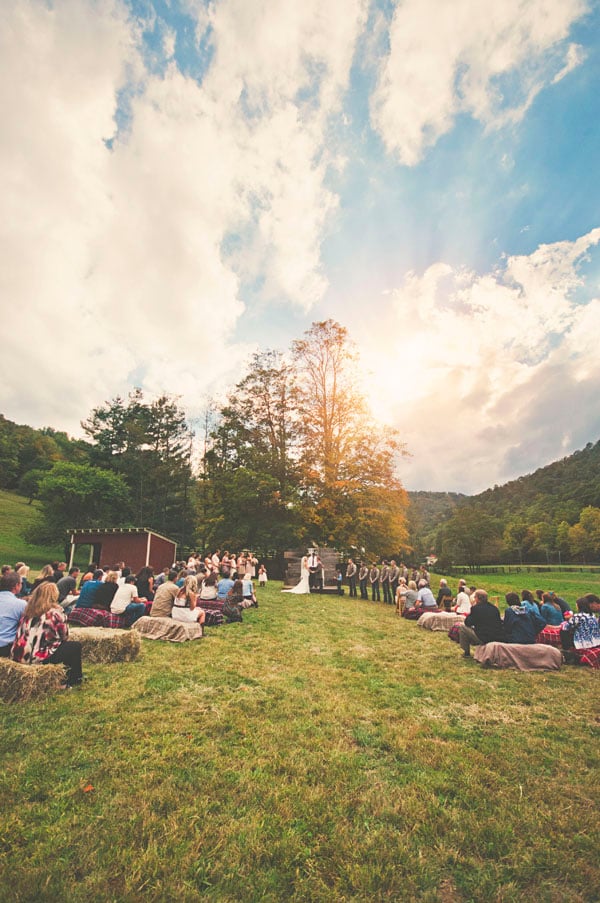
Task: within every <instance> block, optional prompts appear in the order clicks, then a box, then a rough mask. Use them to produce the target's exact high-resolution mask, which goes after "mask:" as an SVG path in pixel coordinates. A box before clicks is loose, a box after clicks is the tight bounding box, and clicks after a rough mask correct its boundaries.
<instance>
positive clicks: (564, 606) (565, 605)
mask: <svg viewBox="0 0 600 903" xmlns="http://www.w3.org/2000/svg"><path fill="white" fill-rule="evenodd" d="M549 595H550V596H551V597H552V601H553V602H555V603H556V604H557V605H558V607H559V608H560V610H561V611H562V613H563V617H564V616H565V614H566V613H567V612H568V611H571V606H570V605H569V603H568V602H566V601H565V599H562V598H561V597H560V596H557V595H556V593H554V592H552V590H551V591H550V593H549Z"/></svg>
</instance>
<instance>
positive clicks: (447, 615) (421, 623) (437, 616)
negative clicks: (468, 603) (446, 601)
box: [417, 611, 465, 633]
mask: <svg viewBox="0 0 600 903" xmlns="http://www.w3.org/2000/svg"><path fill="white" fill-rule="evenodd" d="M464 622H465V619H464V617H463V616H462V615H457V614H456V613H455V612H453V611H433V612H425V614H424V615H421V617H420V618H419V620H418V621H417V627H424V628H425V629H426V630H443V631H444V632H446V633H447V632H448V630H449V629H450V627H452V625H453V624H464Z"/></svg>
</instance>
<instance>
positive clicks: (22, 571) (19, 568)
mask: <svg viewBox="0 0 600 903" xmlns="http://www.w3.org/2000/svg"><path fill="white" fill-rule="evenodd" d="M15 571H16V573H17V574H18V575H19V577H20V578H21V592H20V593H19V596H20V598H24V597H25V596H28V595H29V593H30V592H31V583H30V582H29V568H28V567H27V565H26V564H25V562H24V561H17V563H16V564H15Z"/></svg>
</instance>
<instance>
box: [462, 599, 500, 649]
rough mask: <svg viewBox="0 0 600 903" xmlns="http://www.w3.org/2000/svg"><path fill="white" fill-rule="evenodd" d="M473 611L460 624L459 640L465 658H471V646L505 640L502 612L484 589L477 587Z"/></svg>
mask: <svg viewBox="0 0 600 903" xmlns="http://www.w3.org/2000/svg"><path fill="white" fill-rule="evenodd" d="M471 605H472V608H471V613H470V614H469V615H467V617H466V618H465V622H464V624H459V626H458V642H459V643H460V648H461V649H462V651H463V656H464V657H465V658H470V655H471V652H470V647H471V646H482V645H485V643H493V642H499V643H501V642H503V640H504V626H503V624H502V618H501V617H500V612H499V611H498V609H497V608H496V606H495V605H492V603H491V602H490V601H489V600H488V594H487V593H486V591H485V590H483V589H476V590H475V592H474V593H473V596H472V598H471Z"/></svg>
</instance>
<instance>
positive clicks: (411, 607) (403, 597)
mask: <svg viewBox="0 0 600 903" xmlns="http://www.w3.org/2000/svg"><path fill="white" fill-rule="evenodd" d="M398 589H400V587H398ZM417 596H418V592H417V584H416V583H415V581H414V580H409V581H408V586H405V587H404V590H403V592H402V593H401V594H400V613H401V615H402V617H403V618H409V619H410V618H413V617H414V619H415V620H416V618H417V616H418V609H417V608H416V607H415V606H416V603H417ZM409 612H412V614H411V615H409Z"/></svg>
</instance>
